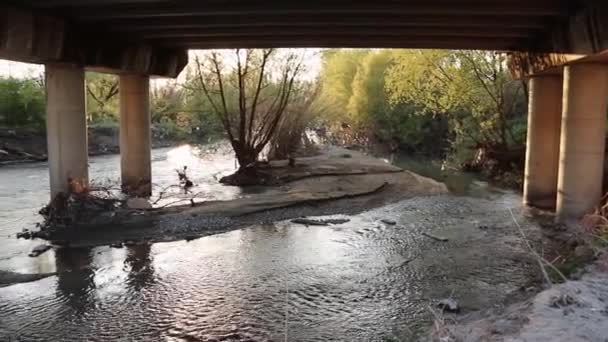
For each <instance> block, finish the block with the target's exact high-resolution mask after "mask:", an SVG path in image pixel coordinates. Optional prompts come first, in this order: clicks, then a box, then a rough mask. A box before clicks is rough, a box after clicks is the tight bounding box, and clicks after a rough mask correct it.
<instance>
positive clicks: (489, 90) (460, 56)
mask: <svg viewBox="0 0 608 342" xmlns="http://www.w3.org/2000/svg"><path fill="white" fill-rule="evenodd" d="M387 87H388V89H389V91H390V92H391V99H392V101H393V102H394V103H401V102H404V101H407V102H410V103H413V104H415V105H416V106H418V107H419V108H420V109H421V110H422V111H423V112H426V113H431V114H433V115H445V116H447V117H449V120H450V126H451V129H452V132H453V133H454V138H455V140H454V142H453V146H455V147H457V148H458V146H465V149H466V150H467V151H473V150H475V149H482V150H483V151H484V152H485V154H486V155H487V156H488V157H489V158H491V159H494V160H497V161H498V162H499V163H501V164H502V165H501V166H500V168H501V169H509V168H510V166H509V164H510V163H511V162H512V159H513V158H514V155H516V157H517V158H519V157H520V156H521V153H520V151H519V150H521V146H522V144H523V139H524V136H525V134H523V129H522V128H521V127H522V125H521V122H522V121H523V120H524V115H523V114H524V113H525V106H526V104H525V96H524V92H523V87H522V84H521V83H519V82H517V81H514V80H512V79H511V78H510V76H509V75H508V73H507V71H506V63H505V56H504V55H502V54H497V53H492V52H482V51H436V50H415V51H402V52H399V53H397V54H396V56H395V64H394V66H392V67H391V68H390V70H389V72H388V76H387ZM467 158H469V159H470V158H471V156H468V157H467ZM519 159H521V158H519ZM518 162H520V161H518Z"/></svg>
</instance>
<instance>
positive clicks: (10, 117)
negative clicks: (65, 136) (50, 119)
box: [0, 77, 46, 128]
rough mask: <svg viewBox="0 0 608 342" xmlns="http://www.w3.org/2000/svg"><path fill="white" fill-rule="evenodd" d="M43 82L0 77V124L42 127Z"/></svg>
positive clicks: (43, 107)
mask: <svg viewBox="0 0 608 342" xmlns="http://www.w3.org/2000/svg"><path fill="white" fill-rule="evenodd" d="M45 112H46V111H45V93H44V83H43V82H42V81H41V80H40V79H17V78H12V77H8V78H5V77H0V124H1V125H4V126H8V127H34V128H43V127H44V125H45Z"/></svg>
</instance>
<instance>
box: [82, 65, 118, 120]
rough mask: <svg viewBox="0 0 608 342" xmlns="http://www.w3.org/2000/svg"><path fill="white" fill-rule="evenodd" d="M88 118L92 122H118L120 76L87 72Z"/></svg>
mask: <svg viewBox="0 0 608 342" xmlns="http://www.w3.org/2000/svg"><path fill="white" fill-rule="evenodd" d="M85 84H86V92H87V118H88V120H89V122H90V123H93V124H94V123H99V122H107V121H110V122H117V120H118V106H119V104H118V89H119V88H118V87H119V83H118V76H116V75H111V74H102V73H97V72H87V73H86V75H85Z"/></svg>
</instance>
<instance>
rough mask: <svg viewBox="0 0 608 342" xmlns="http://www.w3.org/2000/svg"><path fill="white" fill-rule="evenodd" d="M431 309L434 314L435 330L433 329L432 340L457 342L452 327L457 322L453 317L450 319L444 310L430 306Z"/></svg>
mask: <svg viewBox="0 0 608 342" xmlns="http://www.w3.org/2000/svg"><path fill="white" fill-rule="evenodd" d="M428 309H429V311H430V312H431V314H433V330H432V331H431V341H433V342H457V341H458V339H457V338H456V335H455V334H454V332H453V331H452V329H451V328H450V326H451V325H453V324H455V322H454V321H453V320H452V319H448V318H446V317H445V316H444V315H443V312H442V311H439V310H435V309H434V308H433V307H432V306H429V308H428Z"/></svg>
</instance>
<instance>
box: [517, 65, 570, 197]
mask: <svg viewBox="0 0 608 342" xmlns="http://www.w3.org/2000/svg"><path fill="white" fill-rule="evenodd" d="M562 87H563V81H562V77H561V75H547V76H537V77H532V78H531V79H530V86H529V93H530V96H529V107H528V137H527V142H526V170H525V175H524V204H525V205H529V206H533V207H537V208H543V209H554V208H555V203H556V202H555V201H556V195H557V176H558V168H559V144H560V127H561V118H562Z"/></svg>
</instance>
